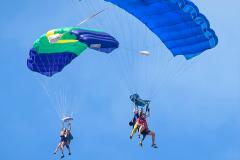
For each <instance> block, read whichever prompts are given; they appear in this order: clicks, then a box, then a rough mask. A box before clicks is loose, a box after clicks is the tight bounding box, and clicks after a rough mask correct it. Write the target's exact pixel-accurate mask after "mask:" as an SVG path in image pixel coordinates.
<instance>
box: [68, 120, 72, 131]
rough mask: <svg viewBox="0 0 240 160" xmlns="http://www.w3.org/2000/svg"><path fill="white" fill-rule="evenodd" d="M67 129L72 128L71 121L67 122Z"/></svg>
mask: <svg viewBox="0 0 240 160" xmlns="http://www.w3.org/2000/svg"><path fill="white" fill-rule="evenodd" d="M68 129H69V130H70V131H71V129H72V125H71V123H70V122H69V123H68Z"/></svg>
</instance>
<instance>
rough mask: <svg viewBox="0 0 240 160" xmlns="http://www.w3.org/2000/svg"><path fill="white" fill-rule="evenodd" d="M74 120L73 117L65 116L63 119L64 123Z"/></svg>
mask: <svg viewBox="0 0 240 160" xmlns="http://www.w3.org/2000/svg"><path fill="white" fill-rule="evenodd" d="M72 120H73V118H72V117H64V118H63V119H62V121H63V123H69V122H71V121H72Z"/></svg>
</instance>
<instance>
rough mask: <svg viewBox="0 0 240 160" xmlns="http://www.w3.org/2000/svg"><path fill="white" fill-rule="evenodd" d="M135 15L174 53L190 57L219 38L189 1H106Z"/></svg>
mask: <svg viewBox="0 0 240 160" xmlns="http://www.w3.org/2000/svg"><path fill="white" fill-rule="evenodd" d="M105 1H107V2H111V3H113V4H115V5H117V6H118V7H120V8H122V9H124V10H126V11H127V12H128V13H130V14H132V15H134V16H135V17H136V18H138V19H139V20H140V21H141V22H142V23H144V24H145V25H146V26H147V27H148V28H149V29H150V30H151V31H152V32H153V33H155V34H156V35H157V36H158V37H159V38H160V39H161V41H162V42H163V43H164V44H165V45H166V47H167V48H168V49H169V50H170V51H171V52H172V54H173V55H174V56H177V55H183V56H184V57H185V58H186V59H191V58H193V57H195V56H197V55H199V54H201V53H202V52H204V51H205V50H207V49H211V48H213V47H215V46H216V45H217V43H218V38H217V36H216V34H215V32H214V31H213V30H212V29H211V28H210V24H209V22H208V20H207V18H206V17H205V16H204V15H203V14H201V13H199V10H198V7H197V6H196V5H195V4H194V3H192V2H190V1H188V0H105Z"/></svg>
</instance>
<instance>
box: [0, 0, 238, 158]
mask: <svg viewBox="0 0 240 160" xmlns="http://www.w3.org/2000/svg"><path fill="white" fill-rule="evenodd" d="M86 1H87V0H85V2H83V4H81V3H79V2H78V1H77V0H76V1H75V0H51V1H49V0H48V1H47V0H41V1H33V0H21V1H9V0H2V1H1V10H0V13H1V14H0V22H1V29H0V34H1V36H0V42H1V43H0V44H1V58H0V71H1V76H0V89H1V90H0V107H1V116H0V128H1V129H0V131H1V132H0V137H2V139H1V147H0V155H1V159H4V160H15V159H21V160H23V159H24V160H44V159H57V158H58V157H59V156H58V157H54V156H53V151H54V149H55V147H56V145H57V143H58V141H59V129H60V120H59V117H58V116H57V114H56V112H55V110H54V107H52V105H51V103H50V101H49V98H48V96H47V95H46V93H45V92H44V90H43V88H42V87H41V84H40V83H39V81H38V80H37V79H36V76H35V75H36V74H34V73H33V72H31V71H30V70H28V68H27V67H26V59H27V57H28V52H29V49H30V48H31V47H32V44H33V42H34V40H35V39H37V38H38V37H39V36H40V35H42V34H43V33H45V32H46V31H48V30H50V29H52V28H57V27H64V26H72V25H76V24H78V23H79V22H80V21H81V20H83V19H84V18H86V17H88V16H90V15H92V14H93V13H95V12H96V11H98V10H99V9H102V8H104V7H103V6H104V5H105V4H104V3H103V6H101V3H96V4H93V3H92V4H93V5H92V6H90V7H86V6H87V2H86ZM98 2H99V1H98ZM194 3H195V4H196V5H197V6H198V7H199V9H200V11H201V12H202V13H204V15H206V17H207V18H208V19H209V21H210V23H211V27H212V28H213V29H214V30H215V32H216V34H217V36H218V38H219V44H218V46H217V47H216V48H214V49H212V50H208V51H206V52H205V53H204V54H203V55H201V56H199V57H198V60H197V61H196V62H195V63H193V64H191V65H190V67H189V68H188V69H187V70H186V71H185V72H184V73H183V74H181V75H180V76H178V77H177V78H175V79H174V80H172V81H168V82H167V83H166V84H165V85H164V86H163V87H162V89H161V91H160V92H159V93H158V94H157V95H156V97H155V98H154V99H153V100H152V103H151V109H152V115H151V118H150V119H149V126H150V128H151V129H153V130H154V131H155V132H156V135H157V137H156V143H157V144H158V146H159V148H158V149H157V150H154V149H152V148H151V147H150V138H148V139H147V140H146V141H145V143H144V148H140V147H139V146H138V139H137V138H134V139H133V140H129V133H130V129H131V128H130V127H129V126H128V122H129V120H130V119H131V117H132V104H131V103H130V102H129V94H130V93H129V91H128V89H127V87H126V86H125V85H124V83H122V80H121V79H120V78H119V77H120V75H119V74H116V71H115V70H114V69H113V66H111V64H109V63H106V59H105V57H104V56H100V55H99V54H97V52H93V51H91V50H88V51H86V54H84V55H83V56H82V57H78V58H77V59H76V60H74V62H73V63H72V64H71V65H70V66H69V67H67V68H65V69H64V72H63V74H65V75H68V76H69V77H71V78H72V77H74V80H72V81H71V82H70V83H71V84H76V86H74V87H72V88H74V89H72V90H73V91H72V93H69V94H73V93H75V91H76V93H77V95H76V96H75V101H74V103H75V104H77V105H78V106H79V107H78V108H77V110H76V111H77V112H76V113H77V114H76V115H75V117H74V118H75V120H74V123H73V135H74V140H73V142H72V145H71V147H72V153H73V155H72V156H71V158H66V159H73V160H74V159H90V160H95V159H114V160H122V159H124V160H128V159H129V160H130V159H131V160H132V159H139V160H143V159H151V160H153V159H164V160H175V159H181V160H193V159H194V160H203V159H204V160H239V159H240V138H239V135H240V116H239V114H240V54H239V37H240V32H239V28H240V21H239V16H240V12H239V11H240V7H239V6H240V2H239V1H238V0H230V1H224V0H222V1H219V0H211V1H196V0H194ZM81 5H82V6H81ZM110 12H111V11H109V12H106V13H105V15H104V14H103V15H101V16H99V17H96V18H95V19H94V20H92V21H91V22H89V23H88V24H85V25H86V27H88V26H90V27H92V28H100V29H104V26H106V22H105V21H104V17H106V16H107V15H106V14H107V13H110ZM123 15H124V14H123ZM119 18H120V19H119V21H121V22H124V20H126V19H128V18H126V17H124V16H122V17H119ZM101 20H102V21H101ZM111 25H114V24H108V25H107V26H108V27H110V28H111ZM115 25H116V24H115ZM105 30H106V31H108V28H105ZM109 32H110V31H109ZM110 33H111V34H114V32H110ZM163 50H164V51H166V50H167V49H166V48H165V49H164V46H163ZM166 52H167V51H166ZM166 54H167V53H166ZM69 79H70V78H69Z"/></svg>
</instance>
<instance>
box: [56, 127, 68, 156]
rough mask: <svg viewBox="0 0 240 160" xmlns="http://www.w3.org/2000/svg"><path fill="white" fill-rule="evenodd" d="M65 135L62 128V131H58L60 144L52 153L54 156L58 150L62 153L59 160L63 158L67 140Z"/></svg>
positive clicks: (64, 129) (64, 130)
mask: <svg viewBox="0 0 240 160" xmlns="http://www.w3.org/2000/svg"><path fill="white" fill-rule="evenodd" d="M65 135H66V128H62V130H61V131H60V142H59V144H58V145H57V148H56V150H55V152H54V154H57V152H58V150H59V149H60V150H61V152H62V156H61V158H64V145H65V144H66V143H67V138H66V136H65Z"/></svg>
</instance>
